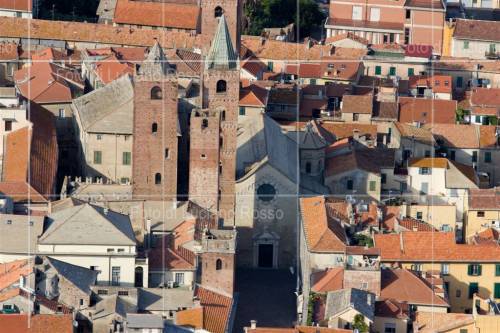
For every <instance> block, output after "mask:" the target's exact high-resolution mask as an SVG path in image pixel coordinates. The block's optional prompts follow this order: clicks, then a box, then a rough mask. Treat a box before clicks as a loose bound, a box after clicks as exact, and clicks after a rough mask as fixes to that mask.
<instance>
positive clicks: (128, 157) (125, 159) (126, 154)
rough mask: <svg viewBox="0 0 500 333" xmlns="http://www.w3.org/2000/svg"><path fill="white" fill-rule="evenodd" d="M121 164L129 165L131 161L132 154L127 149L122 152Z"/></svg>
mask: <svg viewBox="0 0 500 333" xmlns="http://www.w3.org/2000/svg"><path fill="white" fill-rule="evenodd" d="M122 160H123V161H122V162H123V165H130V164H131V162H132V155H131V153H130V152H128V151H124V152H123V158H122Z"/></svg>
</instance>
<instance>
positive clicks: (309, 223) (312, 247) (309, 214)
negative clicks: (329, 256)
mask: <svg viewBox="0 0 500 333" xmlns="http://www.w3.org/2000/svg"><path fill="white" fill-rule="evenodd" d="M300 212H301V215H302V224H303V228H304V233H305V236H306V243H307V247H308V249H309V251H311V252H343V251H344V250H345V247H346V243H347V236H346V234H345V230H344V228H343V227H342V225H341V224H340V222H338V221H337V219H336V218H334V216H335V213H334V211H333V209H332V208H330V207H329V205H328V203H327V202H325V197H323V196H319V197H310V198H301V199H300Z"/></svg>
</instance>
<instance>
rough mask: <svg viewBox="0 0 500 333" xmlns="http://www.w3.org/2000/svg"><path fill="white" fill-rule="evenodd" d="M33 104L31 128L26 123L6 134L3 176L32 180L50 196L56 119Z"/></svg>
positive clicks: (54, 171) (55, 160)
mask: <svg viewBox="0 0 500 333" xmlns="http://www.w3.org/2000/svg"><path fill="white" fill-rule="evenodd" d="M30 105H31V107H30V117H29V120H30V121H31V122H32V123H33V126H32V128H29V127H23V128H21V129H18V130H16V131H13V132H10V133H9V134H8V135H7V136H6V140H5V153H4V162H3V180H4V181H5V182H10V183H12V182H21V183H22V182H29V183H30V185H31V186H32V187H33V188H34V189H35V190H36V191H37V192H38V193H40V194H42V195H43V196H45V197H46V198H49V197H50V196H52V195H53V191H54V184H55V179H56V174H57V163H58V147H57V138H56V129H55V123H54V122H55V120H54V116H53V115H52V113H50V112H49V111H47V110H45V109H43V108H41V107H40V106H38V105H36V104H35V103H31V104H30ZM28 169H29V174H28ZM28 177H29V178H28ZM38 193H36V194H38ZM14 194H17V193H14ZM36 194H35V195H36Z"/></svg>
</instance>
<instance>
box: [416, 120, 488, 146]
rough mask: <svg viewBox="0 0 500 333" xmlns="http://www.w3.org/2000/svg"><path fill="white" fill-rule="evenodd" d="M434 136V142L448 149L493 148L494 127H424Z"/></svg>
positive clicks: (447, 125) (459, 125) (456, 125)
mask: <svg viewBox="0 0 500 333" xmlns="http://www.w3.org/2000/svg"><path fill="white" fill-rule="evenodd" d="M424 128H425V129H428V130H430V131H431V132H432V134H433V135H434V138H435V140H436V141H437V142H438V143H439V144H441V145H444V146H446V147H450V148H468V149H478V148H487V147H489V148H495V147H496V140H497V139H496V127H495V126H478V125H461V124H432V125H431V124H429V125H425V126H424Z"/></svg>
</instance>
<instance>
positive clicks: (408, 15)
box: [406, 9, 411, 19]
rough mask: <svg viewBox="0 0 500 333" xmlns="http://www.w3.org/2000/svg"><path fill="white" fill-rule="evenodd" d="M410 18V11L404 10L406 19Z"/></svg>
mask: <svg viewBox="0 0 500 333" xmlns="http://www.w3.org/2000/svg"><path fill="white" fill-rule="evenodd" d="M410 18H411V10H409V9H407V10H406V19H410Z"/></svg>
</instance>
